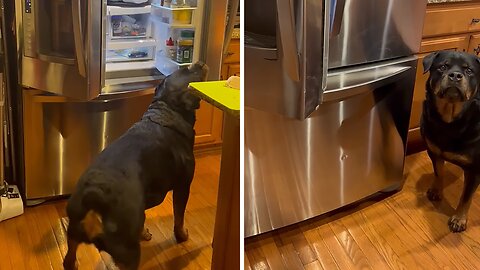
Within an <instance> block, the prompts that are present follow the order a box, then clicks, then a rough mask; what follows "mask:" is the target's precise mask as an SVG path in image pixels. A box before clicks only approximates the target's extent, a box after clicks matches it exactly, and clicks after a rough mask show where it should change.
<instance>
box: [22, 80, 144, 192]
mask: <svg viewBox="0 0 480 270" xmlns="http://www.w3.org/2000/svg"><path fill="white" fill-rule="evenodd" d="M23 93H24V104H23V108H24V131H25V135H24V146H25V148H24V149H25V150H24V152H25V188H26V197H27V199H29V200H31V199H37V198H46V197H51V196H57V195H65V194H70V193H71V192H72V191H73V189H74V187H75V184H76V182H77V179H78V178H79V176H80V174H81V173H82V172H83V171H84V170H85V169H86V168H87V166H88V165H89V164H90V162H91V161H92V160H93V158H95V157H96V156H97V154H98V153H100V152H101V151H102V149H104V148H105V147H106V146H107V145H108V144H110V143H111V142H112V141H113V140H115V139H116V138H117V137H119V136H120V135H121V134H123V133H124V132H125V131H126V130H127V129H128V128H129V127H130V126H131V125H132V124H133V123H134V122H136V121H138V120H139V119H140V118H141V116H142V114H143V113H144V112H145V110H146V108H147V107H148V105H149V104H150V102H151V100H152V93H153V89H148V90H145V91H137V92H133V93H132V92H130V93H124V94H112V95H105V96H101V97H100V98H98V99H96V100H93V101H89V102H71V101H69V100H68V99H66V98H64V97H58V96H51V95H50V96H49V95H42V94H41V93H40V92H39V91H32V90H24V92H23Z"/></svg>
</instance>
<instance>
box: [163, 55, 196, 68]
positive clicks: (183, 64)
mask: <svg viewBox="0 0 480 270" xmlns="http://www.w3.org/2000/svg"><path fill="white" fill-rule="evenodd" d="M165 59H166V60H167V61H169V62H170V63H172V64H174V65H177V66H180V67H184V66H190V65H191V64H192V63H178V62H177V61H175V60H173V59H170V58H167V57H165Z"/></svg>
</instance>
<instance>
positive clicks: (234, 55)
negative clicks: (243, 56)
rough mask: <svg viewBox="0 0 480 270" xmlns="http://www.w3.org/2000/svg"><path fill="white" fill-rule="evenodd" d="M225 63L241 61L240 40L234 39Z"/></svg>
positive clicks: (224, 59) (224, 60)
mask: <svg viewBox="0 0 480 270" xmlns="http://www.w3.org/2000/svg"><path fill="white" fill-rule="evenodd" d="M223 63H225V64H227V63H240V40H239V39H232V41H231V42H230V45H229V46H228V51H227V55H225V57H224V58H223Z"/></svg>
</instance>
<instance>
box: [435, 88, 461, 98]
mask: <svg viewBox="0 0 480 270" xmlns="http://www.w3.org/2000/svg"><path fill="white" fill-rule="evenodd" d="M438 97H439V98H446V99H448V100H449V101H464V100H466V96H465V94H464V91H462V90H460V89H459V88H458V87H445V88H443V89H441V90H440V91H439V92H438Z"/></svg>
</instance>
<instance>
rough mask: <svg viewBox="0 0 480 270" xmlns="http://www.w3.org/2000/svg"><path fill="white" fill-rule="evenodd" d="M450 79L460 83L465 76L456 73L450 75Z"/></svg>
mask: <svg viewBox="0 0 480 270" xmlns="http://www.w3.org/2000/svg"><path fill="white" fill-rule="evenodd" d="M448 78H449V79H450V80H451V81H454V82H458V81H461V80H462V79H463V74H462V73H460V72H456V71H455V72H452V73H450V74H448Z"/></svg>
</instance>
